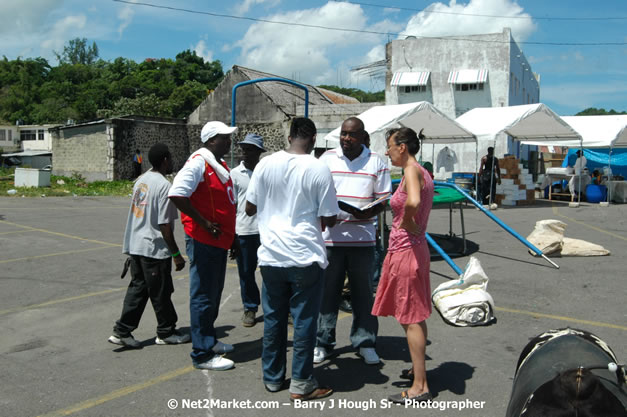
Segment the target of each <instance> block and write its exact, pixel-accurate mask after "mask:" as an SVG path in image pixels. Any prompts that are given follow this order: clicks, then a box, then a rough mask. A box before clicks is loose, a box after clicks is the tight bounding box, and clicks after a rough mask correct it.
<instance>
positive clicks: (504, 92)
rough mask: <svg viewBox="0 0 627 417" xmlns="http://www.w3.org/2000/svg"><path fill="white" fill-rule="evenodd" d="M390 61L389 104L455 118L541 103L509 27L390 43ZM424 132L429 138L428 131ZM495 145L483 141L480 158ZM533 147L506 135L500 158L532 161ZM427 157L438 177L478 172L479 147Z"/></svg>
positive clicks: (434, 148)
mask: <svg viewBox="0 0 627 417" xmlns="http://www.w3.org/2000/svg"><path fill="white" fill-rule="evenodd" d="M386 58H387V72H386V90H385V101H386V104H403V103H410V102H416V101H428V102H431V103H433V104H434V105H435V106H436V107H437V108H438V109H439V110H441V111H442V112H443V113H445V114H446V115H447V116H449V117H451V118H453V119H454V118H457V117H458V116H460V115H462V114H464V113H465V112H467V111H468V110H471V109H473V108H475V107H503V106H514V105H519V104H530V103H538V102H539V100H540V82H539V80H540V77H539V76H538V75H537V74H534V73H533V71H532V70H531V66H530V65H529V62H528V61H527V59H526V58H525V56H524V54H523V53H522V51H521V50H520V48H519V47H518V45H517V44H516V42H515V41H514V40H513V38H512V36H511V31H510V29H509V28H505V29H503V32H502V33H490V34H484V35H469V36H451V37H439V38H415V37H411V36H410V37H408V38H407V39H403V40H394V41H392V42H389V43H388V44H387V47H386ZM424 133H425V134H426V135H427V136H429V131H428V129H426V130H425V132H424ZM493 145H494V143H479V150H478V151H479V157H481V156H482V155H485V154H486V152H487V148H488V146H493ZM528 148H529V147H526V146H523V147H521V146H519V145H518V143H517V142H514V141H512V140H511V138H508V137H507V135H502V137H501V138H498V139H497V143H496V147H495V154H496V155H497V156H499V157H501V156H503V155H504V154H506V153H509V154H514V155H516V156H517V157H518V158H520V159H523V160H528V159H529V149H528ZM532 149H533V148H532ZM422 159H423V160H427V161H431V162H432V163H433V164H434V169H435V173H436V176H437V177H438V178H445V177H450V174H451V173H452V172H453V171H451V170H454V171H455V172H475V171H476V169H477V162H476V150H475V145H474V144H472V145H471V144H466V145H461V144H460V145H448V146H444V145H426V146H425V148H424V149H423V150H422ZM442 169H444V170H445V171H444V172H442V171H441V170H442Z"/></svg>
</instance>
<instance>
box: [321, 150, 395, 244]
mask: <svg viewBox="0 0 627 417" xmlns="http://www.w3.org/2000/svg"><path fill="white" fill-rule="evenodd" d="M362 147H363V149H362V152H361V154H360V155H359V156H358V157H357V158H355V159H353V160H352V161H351V160H349V159H348V158H346V157H345V156H344V154H343V153H342V148H341V147H337V148H335V149H331V150H329V151H327V152H325V153H324V154H323V155H322V156H321V157H320V160H321V161H322V162H324V163H325V164H326V165H327V166H328V167H329V169H330V170H331V174H332V175H333V182H334V183H335V192H336V193H337V199H338V200H342V201H346V202H347V203H350V204H352V205H354V206H357V207H363V206H365V205H367V204H368V203H370V202H372V201H374V200H376V199H377V198H379V197H380V196H382V195H383V194H386V193H389V192H391V191H392V183H391V181H390V170H389V168H388V166H387V163H386V162H385V161H384V160H383V159H382V158H381V157H380V156H379V155H377V154H376V153H374V152H371V151H370V149H368V148H366V147H365V146H363V145H362ZM374 222H375V218H374V217H373V218H372V219H369V220H357V219H356V218H355V217H353V216H352V215H350V214H348V213H347V212H345V211H340V214H339V215H338V216H337V223H336V225H335V226H333V227H331V228H327V229H326V230H325V231H324V232H323V233H322V237H323V238H324V243H325V244H326V245H327V246H374V245H375V242H376V235H375V227H374Z"/></svg>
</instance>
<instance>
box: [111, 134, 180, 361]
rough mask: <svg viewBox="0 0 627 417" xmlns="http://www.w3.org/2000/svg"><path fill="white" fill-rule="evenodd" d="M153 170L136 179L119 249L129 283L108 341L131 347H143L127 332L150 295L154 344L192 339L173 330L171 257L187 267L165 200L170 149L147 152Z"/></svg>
mask: <svg viewBox="0 0 627 417" xmlns="http://www.w3.org/2000/svg"><path fill="white" fill-rule="evenodd" d="M148 160H149V161H150V163H151V164H152V167H153V168H152V169H151V170H149V171H147V172H146V173H145V174H143V175H142V176H141V177H139V178H138V179H137V181H136V182H135V186H134V187H133V200H132V201H131V208H130V210H129V213H128V220H127V222H126V231H125V232H124V244H123V248H122V252H123V253H125V254H127V255H129V262H130V269H131V282H130V284H129V286H128V289H127V290H126V296H125V297H124V305H123V307H122V314H121V316H120V319H119V320H118V321H116V322H115V326H114V327H113V335H112V336H111V337H109V342H111V343H114V344H116V345H122V346H126V347H130V348H135V349H137V348H141V344H140V343H139V342H138V341H137V340H135V338H134V337H133V335H132V334H131V332H132V331H133V330H135V329H136V328H137V326H138V325H139V320H140V319H141V316H142V313H143V312H144V308H145V307H146V303H147V302H148V299H150V301H151V303H152V307H153V309H154V310H155V315H156V316H157V337H156V339H155V343H156V344H158V345H165V344H178V343H186V342H189V341H190V336H189V334H182V333H180V332H178V331H177V330H176V321H177V320H178V317H177V315H176V311H175V309H174V305H173V304H172V300H171V295H172V293H173V292H174V286H173V284H172V275H171V271H172V260H174V265H175V266H176V270H177V271H180V270H181V269H183V268H184V267H185V259H183V257H182V256H181V252H180V251H179V249H178V246H177V244H176V241H175V240H174V221H175V220H176V219H177V218H178V214H177V211H176V207H175V206H174V204H172V203H171V202H170V200H169V199H168V191H169V189H170V182H169V181H168V180H167V179H166V178H165V175H167V174H170V173H172V157H171V155H170V151H169V150H168V147H167V146H166V145H164V144H162V143H157V144H155V145H154V146H153V147H152V148H150V151H149V153H148Z"/></svg>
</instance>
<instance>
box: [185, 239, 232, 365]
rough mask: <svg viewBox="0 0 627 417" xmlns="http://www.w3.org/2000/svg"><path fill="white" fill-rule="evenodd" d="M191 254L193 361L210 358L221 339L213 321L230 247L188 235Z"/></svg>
mask: <svg viewBox="0 0 627 417" xmlns="http://www.w3.org/2000/svg"><path fill="white" fill-rule="evenodd" d="M185 248H186V251H187V256H188V258H189V321H190V327H191V330H192V331H191V334H192V353H191V354H190V356H191V357H192V362H194V363H195V364H198V363H202V362H205V361H206V360H208V359H211V358H212V357H213V356H214V355H215V353H214V352H213V350H211V348H212V347H213V346H214V345H215V344H216V343H217V342H218V339H217V338H216V329H215V327H214V323H215V321H216V318H218V309H219V308H220V297H221V296H222V290H223V289H224V276H225V274H226V255H227V250H226V249H222V248H217V247H215V246H211V245H205V244H204V243H201V242H199V241H197V240H194V239H192V238H191V237H189V236H187V235H185Z"/></svg>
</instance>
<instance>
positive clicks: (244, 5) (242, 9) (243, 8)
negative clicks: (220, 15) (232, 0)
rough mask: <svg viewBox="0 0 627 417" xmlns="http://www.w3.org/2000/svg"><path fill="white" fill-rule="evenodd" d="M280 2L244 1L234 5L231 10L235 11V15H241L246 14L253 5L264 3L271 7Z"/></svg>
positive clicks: (279, 0)
mask: <svg viewBox="0 0 627 417" xmlns="http://www.w3.org/2000/svg"><path fill="white" fill-rule="evenodd" d="M280 2H281V0H244V1H242V2H241V3H240V4H238V5H236V6H235V7H234V8H233V9H234V10H235V13H236V14H238V15H243V14H245V13H247V12H248V11H249V10H250V8H251V7H252V6H254V5H257V4H264V3H266V4H267V5H268V6H269V7H273V6H276V5H277V4H279V3H280Z"/></svg>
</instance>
